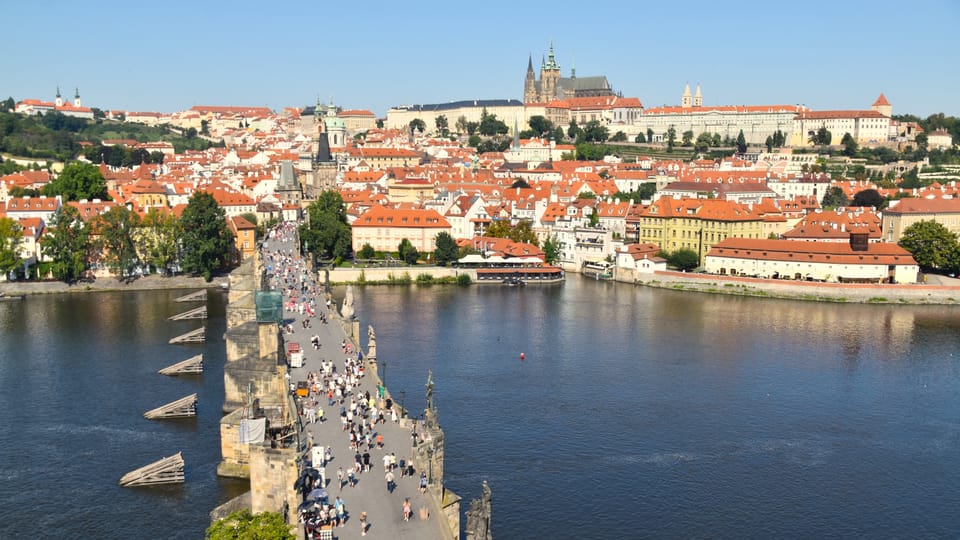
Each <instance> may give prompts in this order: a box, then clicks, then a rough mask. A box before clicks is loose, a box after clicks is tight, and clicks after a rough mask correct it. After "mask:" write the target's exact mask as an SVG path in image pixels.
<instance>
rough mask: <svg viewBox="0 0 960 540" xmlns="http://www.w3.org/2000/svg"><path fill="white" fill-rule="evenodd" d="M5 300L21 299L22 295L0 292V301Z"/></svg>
mask: <svg viewBox="0 0 960 540" xmlns="http://www.w3.org/2000/svg"><path fill="white" fill-rule="evenodd" d="M7 300H23V295H8V294H7V293H4V292H0V302H4V301H7Z"/></svg>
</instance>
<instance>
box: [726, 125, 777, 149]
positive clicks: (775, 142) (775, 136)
mask: <svg viewBox="0 0 960 540" xmlns="http://www.w3.org/2000/svg"><path fill="white" fill-rule="evenodd" d="M718 137H719V134H718ZM785 144H787V136H786V135H784V133H783V132H782V131H780V130H779V129H778V130H777V131H775V132H774V133H773V146H775V147H777V148H780V147H782V146H783V145H785Z"/></svg>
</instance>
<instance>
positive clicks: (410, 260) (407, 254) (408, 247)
mask: <svg viewBox="0 0 960 540" xmlns="http://www.w3.org/2000/svg"><path fill="white" fill-rule="evenodd" d="M397 253H398V254H399V255H400V259H401V260H402V261H403V262H405V263H407V264H411V265H413V264H417V259H419V258H420V251H419V250H417V248H416V247H414V245H413V244H412V243H411V242H410V240H407V239H406V238H404V239H403V240H401V241H400V245H399V246H397Z"/></svg>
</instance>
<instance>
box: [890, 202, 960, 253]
mask: <svg viewBox="0 0 960 540" xmlns="http://www.w3.org/2000/svg"><path fill="white" fill-rule="evenodd" d="M921 221H936V222H937V223H939V224H941V225H943V226H944V227H946V228H947V230H949V231H950V232H952V233H953V234H960V199H912V198H911V199H900V202H898V203H897V204H896V205H895V206H893V207H891V208H887V209H886V210H884V211H883V239H884V241H886V242H893V243H897V242H899V241H900V237H901V236H902V235H903V231H904V229H906V228H907V227H909V226H910V225H913V224H914V223H919V222H921Z"/></svg>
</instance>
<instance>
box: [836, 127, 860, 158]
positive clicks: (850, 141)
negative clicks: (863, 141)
mask: <svg viewBox="0 0 960 540" xmlns="http://www.w3.org/2000/svg"><path fill="white" fill-rule="evenodd" d="M840 144H842V145H843V155H845V156H847V157H853V156H855V155H857V147H858V145H857V140H856V139H854V138H853V135H850V134H849V133H844V134H843V139H841V140H840Z"/></svg>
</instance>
